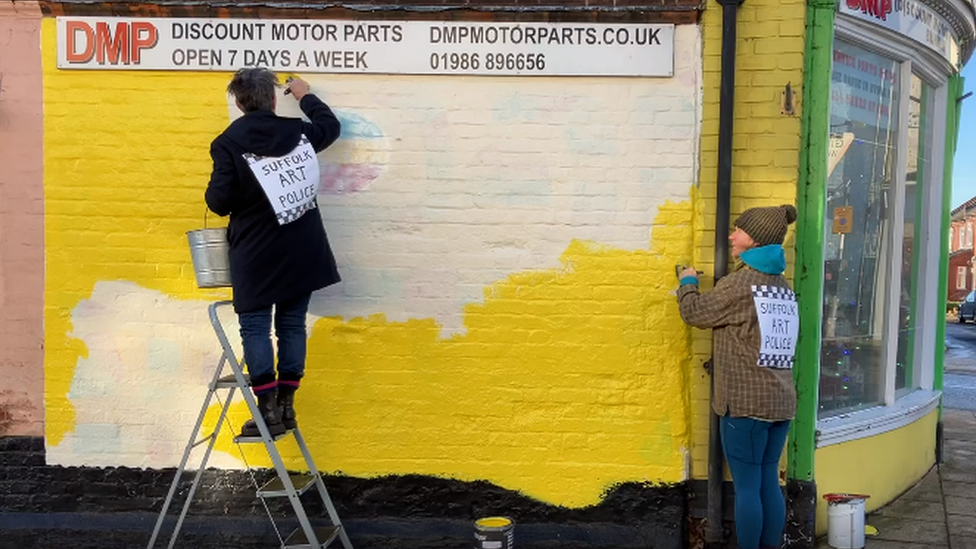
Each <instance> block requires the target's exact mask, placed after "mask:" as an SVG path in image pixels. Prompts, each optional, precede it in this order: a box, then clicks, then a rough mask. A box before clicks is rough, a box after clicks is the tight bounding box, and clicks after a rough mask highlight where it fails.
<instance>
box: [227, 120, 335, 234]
mask: <svg viewBox="0 0 976 549" xmlns="http://www.w3.org/2000/svg"><path fill="white" fill-rule="evenodd" d="M244 160H246V161H247V167H248V168H250V169H251V173H253V174H254V177H255V178H256V179H257V180H258V183H260V184H261V189H262V190H263V191H264V194H265V195H266V196H267V197H268V201H269V202H271V207H272V208H274V212H275V216H277V218H278V224H280V225H287V224H288V223H291V222H292V221H295V220H297V219H299V218H300V217H302V216H303V215H305V212H307V211H309V210H311V209H314V208H315V207H316V206H317V205H318V202H317V201H316V198H315V197H316V195H317V194H318V190H319V160H318V158H316V156H315V149H313V148H312V144H311V143H310V142H309V140H308V138H307V137H305V136H304V135H303V136H302V138H301V140H299V142H298V146H297V147H295V149H294V150H292V151H291V152H290V153H288V154H286V155H284V156H257V155H255V154H251V153H244Z"/></svg>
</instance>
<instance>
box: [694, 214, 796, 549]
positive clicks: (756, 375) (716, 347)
mask: <svg viewBox="0 0 976 549" xmlns="http://www.w3.org/2000/svg"><path fill="white" fill-rule="evenodd" d="M796 215H797V212H796V208H794V207H793V206H791V205H783V206H773V207H763V208H751V209H749V210H746V211H745V212H744V213H743V214H742V215H741V216H739V218H738V219H736V221H735V231H734V232H733V233H732V235H731V236H729V242H730V243H731V245H732V256H733V257H734V258H735V259H736V264H735V270H734V271H733V272H732V273H731V274H729V275H728V276H726V277H724V278H722V279H721V280H719V281H718V282H717V283H716V284H715V288H714V289H712V290H711V291H708V292H704V293H703V292H700V291H699V290H698V274H697V271H696V270H695V269H694V268H692V267H689V268H687V269H685V270H684V271H682V272H681V273H680V275H679V277H680V288H679V289H678V307H679V310H680V312H681V318H682V320H684V321H685V323H687V324H688V325H690V326H694V327H696V328H703V329H708V328H711V329H712V330H713V339H712V341H713V350H712V351H713V361H714V372H713V375H714V376H715V378H714V387H715V390H714V397H713V399H712V408H713V409H714V410H715V413H716V414H718V415H719V416H720V418H721V436H722V449H723V450H724V452H725V457H726V460H727V461H728V464H729V469H730V470H731V472H732V482H733V485H734V487H735V526H736V537H737V540H738V543H739V548H740V549H760V548H763V549H767V548H774V547H779V546H780V544H781V541H782V537H783V527H784V525H785V523H786V505H785V502H784V499H783V493H782V491H781V490H780V486H779V460H780V456H781V455H782V452H783V446H784V445H785V444H786V436H787V433H788V431H789V426H790V420H792V419H793V416H794V414H795V412H796V388H795V387H794V385H793V372H792V367H793V354H794V350H795V345H796V336H797V333H798V324H799V316H798V314H797V306H796V296H795V294H794V293H793V290H792V288H791V287H790V283H789V282H788V281H787V280H786V277H784V276H783V271H784V270H785V269H786V254H785V252H784V250H783V240H784V239H785V238H786V230H787V226H788V225H790V224H791V223H793V222H794V221H796Z"/></svg>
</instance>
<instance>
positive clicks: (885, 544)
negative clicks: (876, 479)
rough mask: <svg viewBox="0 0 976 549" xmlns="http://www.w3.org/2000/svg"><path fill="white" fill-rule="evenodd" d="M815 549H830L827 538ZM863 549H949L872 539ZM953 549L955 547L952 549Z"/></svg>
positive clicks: (944, 546)
mask: <svg viewBox="0 0 976 549" xmlns="http://www.w3.org/2000/svg"><path fill="white" fill-rule="evenodd" d="M817 549H832V548H831V547H830V544H829V543H827V538H824V539H823V541H821V542H820V544H819V545H817ZM864 549H949V546H948V545H930V544H927V543H910V542H905V541H889V540H884V539H875V538H873V537H868V538H864ZM953 549H955V547H953ZM974 549H976V548H974Z"/></svg>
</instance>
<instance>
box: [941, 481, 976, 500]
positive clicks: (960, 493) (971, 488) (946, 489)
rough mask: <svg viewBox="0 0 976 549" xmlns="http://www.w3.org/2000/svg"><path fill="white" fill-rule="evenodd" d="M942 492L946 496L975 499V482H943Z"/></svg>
mask: <svg viewBox="0 0 976 549" xmlns="http://www.w3.org/2000/svg"><path fill="white" fill-rule="evenodd" d="M942 493H943V494H945V495H946V496H947V497H948V496H951V497H957V498H969V499H976V484H971V483H968V482H949V481H946V482H943V483H942Z"/></svg>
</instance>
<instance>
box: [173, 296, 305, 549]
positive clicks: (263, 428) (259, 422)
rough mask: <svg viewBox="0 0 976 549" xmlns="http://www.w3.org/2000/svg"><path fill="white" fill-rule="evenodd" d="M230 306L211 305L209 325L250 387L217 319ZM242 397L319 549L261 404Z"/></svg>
mask: <svg viewBox="0 0 976 549" xmlns="http://www.w3.org/2000/svg"><path fill="white" fill-rule="evenodd" d="M230 303H232V302H229V301H218V302H216V303H213V304H211V305H210V307H209V315H210V324H211V325H212V326H213V329H214V332H216V334H217V339H218V340H220V345H221V347H223V349H224V354H225V355H227V356H228V357H229V360H230V367H231V370H233V372H234V378H235V379H237V384H238V386H239V387H247V379H246V378H245V377H244V369H243V368H242V367H241V365H242V363H241V362H239V361H238V360H237V358H236V355H235V353H234V349H233V347H231V344H230V340H229V339H228V338H227V334H226V332H224V327H223V325H222V324H221V323H220V317H219V316H218V315H217V309H218V308H219V307H221V306H224V305H228V304H230ZM241 396H243V397H244V401H245V402H247V407H248V409H249V410H250V411H251V417H253V418H254V423H255V425H256V426H257V428H258V432H260V433H261V439H262V440H263V441H264V446H265V448H266V449H267V450H268V455H269V456H270V457H271V462H272V463H273V464H274V468H275V471H276V472H277V473H278V477H279V478H281V482H282V484H283V485H284V487H285V492H286V493H287V494H288V500H289V501H290V502H291V506H292V508H293V509H294V511H295V515H296V517H297V518H298V522H299V524H300V525H301V527H302V530H303V531H304V532H305V536H306V539H307V540H308V542H309V544H310V545H311V546H312V547H320V544H319V541H318V537H317V536H316V535H315V530H314V529H313V528H312V523H311V522H310V521H309V519H308V515H306V513H305V507H304V506H303V505H302V502H301V500H300V499H299V496H298V492H297V491H296V490H295V486H294V484H292V482H291V478H290V477H289V476H288V469H286V468H285V463H284V461H283V460H282V459H281V454H280V453H279V452H278V448H277V447H276V446H275V443H274V437H272V436H271V431H269V430H268V425H267V423H266V422H265V421H264V417H263V416H262V415H261V411H260V410H259V409H258V404H257V400H256V399H255V398H254V393H253V392H252V391H247V390H242V391H241ZM170 549H172V548H170Z"/></svg>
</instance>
